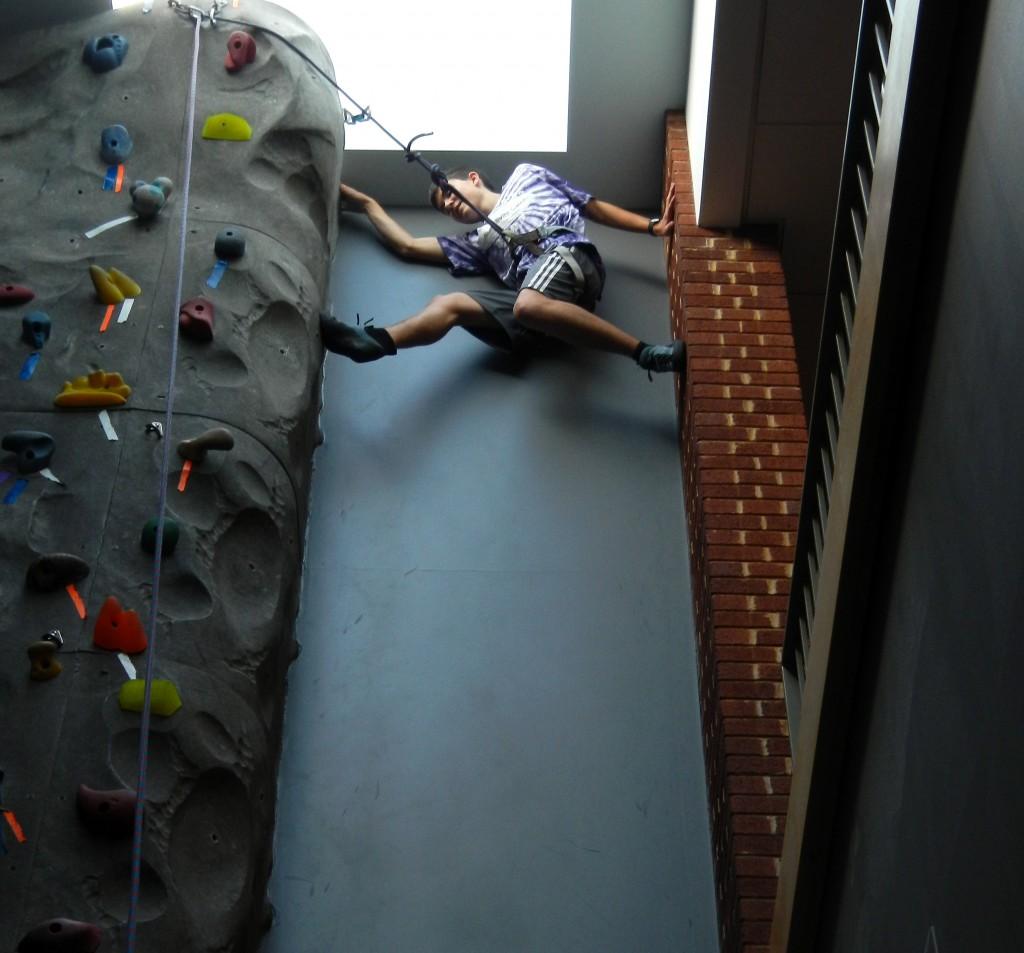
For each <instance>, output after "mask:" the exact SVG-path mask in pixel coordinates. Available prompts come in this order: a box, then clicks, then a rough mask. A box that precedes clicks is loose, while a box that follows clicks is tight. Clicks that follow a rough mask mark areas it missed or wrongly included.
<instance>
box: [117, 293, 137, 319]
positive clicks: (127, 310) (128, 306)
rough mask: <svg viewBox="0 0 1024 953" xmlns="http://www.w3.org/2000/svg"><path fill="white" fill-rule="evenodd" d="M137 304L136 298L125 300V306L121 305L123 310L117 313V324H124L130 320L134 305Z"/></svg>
mask: <svg viewBox="0 0 1024 953" xmlns="http://www.w3.org/2000/svg"><path fill="white" fill-rule="evenodd" d="M133 304H135V299H134V298H125V299H124V304H122V305H121V310H120V311H118V313H117V323H118V324H124V323H125V321H127V320H128V315H129V314H131V313H132V305H133Z"/></svg>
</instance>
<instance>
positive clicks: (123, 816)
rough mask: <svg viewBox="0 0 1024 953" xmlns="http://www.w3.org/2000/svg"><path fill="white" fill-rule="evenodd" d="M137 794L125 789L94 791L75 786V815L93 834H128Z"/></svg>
mask: <svg viewBox="0 0 1024 953" xmlns="http://www.w3.org/2000/svg"><path fill="white" fill-rule="evenodd" d="M136 800H137V798H136V794H135V792H134V791H129V790H128V789H127V788H119V789H116V790H113V791H94V790H93V789H92V788H90V787H88V786H87V785H84V784H80V785H79V786H78V798H77V803H78V816H79V817H80V818H81V819H82V823H83V824H84V825H85V826H86V827H88V828H89V830H91V831H92V832H93V833H96V834H102V835H103V836H104V837H127V836H128V835H129V834H131V833H132V831H133V830H134V828H135V802H136Z"/></svg>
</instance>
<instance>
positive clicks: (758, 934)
mask: <svg viewBox="0 0 1024 953" xmlns="http://www.w3.org/2000/svg"><path fill="white" fill-rule="evenodd" d="M771 933H772V922H771V920H743V921H742V922H741V923H740V939H741V940H742V941H743V942H744V943H745V944H746V943H759V944H764V943H767V942H768V941H769V940H771V938H772V937H771ZM744 953H750V951H749V947H746V946H744Z"/></svg>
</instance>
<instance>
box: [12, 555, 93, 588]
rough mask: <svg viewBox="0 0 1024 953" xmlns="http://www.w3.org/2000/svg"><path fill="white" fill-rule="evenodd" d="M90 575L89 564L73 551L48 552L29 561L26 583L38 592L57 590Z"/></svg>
mask: <svg viewBox="0 0 1024 953" xmlns="http://www.w3.org/2000/svg"><path fill="white" fill-rule="evenodd" d="M88 575H89V564H88V563H87V562H86V561H85V560H84V559H82V558H81V557H79V556H74V555H72V554H71V553H47V554H46V555H45V556H39V557H37V558H36V559H33V560H32V562H30V563H29V566H28V570H27V572H26V573H25V585H26V586H28V587H29V589H34V590H35V591H36V592H56V591H57V590H58V589H63V588H65V587H66V586H73V585H74V584H75V583H76V582H81V581H82V580H83V579H84V578H85V577H86V576H88Z"/></svg>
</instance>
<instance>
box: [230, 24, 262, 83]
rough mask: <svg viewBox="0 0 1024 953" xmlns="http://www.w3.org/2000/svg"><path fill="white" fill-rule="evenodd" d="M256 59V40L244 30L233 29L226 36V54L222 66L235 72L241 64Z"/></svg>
mask: <svg viewBox="0 0 1024 953" xmlns="http://www.w3.org/2000/svg"><path fill="white" fill-rule="evenodd" d="M254 59H256V40H254V39H253V36H252V34H251V33H246V32H245V30H235V32H234V33H232V34H231V36H229V37H228V54H227V56H225V57H224V68H225V69H226V70H227V71H228V72H229V73H237V72H238V71H239V70H240V69H241V68H242V67H243V66H245V65H246V64H248V63H251V62H252V61H253V60H254Z"/></svg>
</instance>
